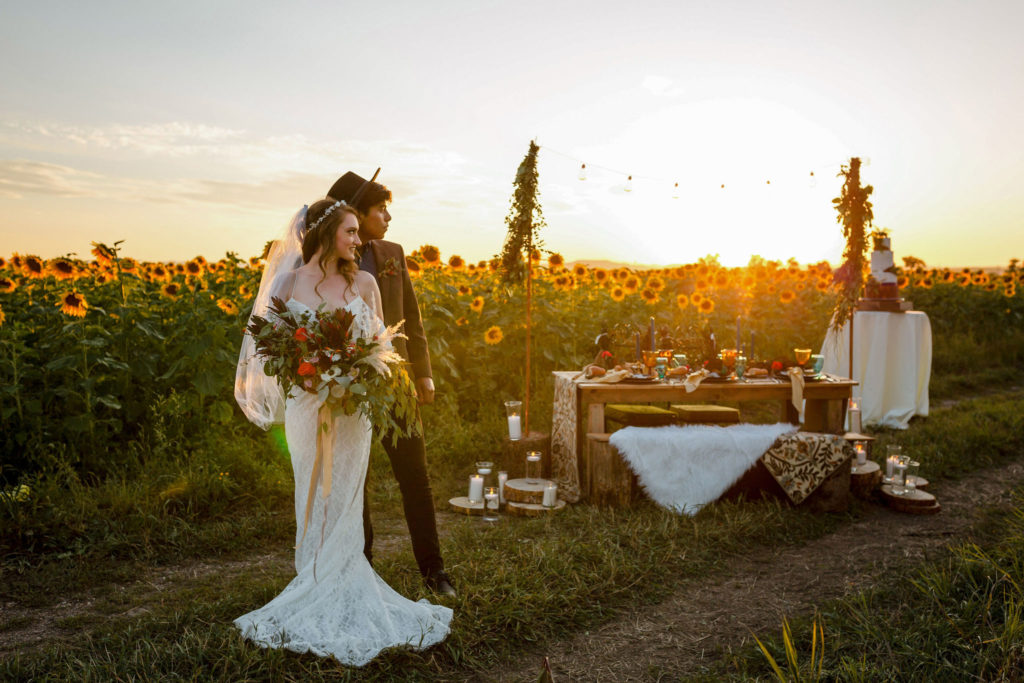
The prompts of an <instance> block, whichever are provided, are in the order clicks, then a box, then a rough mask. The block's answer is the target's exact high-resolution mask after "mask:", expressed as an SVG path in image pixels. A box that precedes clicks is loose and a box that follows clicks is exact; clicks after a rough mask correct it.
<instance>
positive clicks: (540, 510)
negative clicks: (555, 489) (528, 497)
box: [505, 500, 565, 517]
mask: <svg viewBox="0 0 1024 683" xmlns="http://www.w3.org/2000/svg"><path fill="white" fill-rule="evenodd" d="M564 507H565V501H564V500H557V501H555V506H554V507H550V508H546V507H544V506H543V505H537V504H536V503H507V504H506V505H505V513H506V514H508V515H509V516H511V517H540V516H541V515H545V514H550V513H552V512H558V511H559V510H561V509H562V508H564Z"/></svg>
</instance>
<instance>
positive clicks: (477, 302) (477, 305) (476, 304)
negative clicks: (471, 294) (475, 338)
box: [469, 296, 484, 313]
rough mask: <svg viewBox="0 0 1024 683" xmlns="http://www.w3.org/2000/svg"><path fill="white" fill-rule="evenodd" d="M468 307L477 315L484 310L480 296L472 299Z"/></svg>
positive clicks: (482, 299)
mask: <svg viewBox="0 0 1024 683" xmlns="http://www.w3.org/2000/svg"><path fill="white" fill-rule="evenodd" d="M469 307H470V308H471V309H473V311H474V312H476V313H479V312H480V311H482V310H484V298H483V297H482V296H478V297H476V298H474V299H473V303H471V304H470V305H469Z"/></svg>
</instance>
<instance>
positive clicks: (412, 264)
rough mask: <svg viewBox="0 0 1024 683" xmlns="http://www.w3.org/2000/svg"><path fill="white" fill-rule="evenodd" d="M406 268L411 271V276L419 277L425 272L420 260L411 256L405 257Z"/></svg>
mask: <svg viewBox="0 0 1024 683" xmlns="http://www.w3.org/2000/svg"><path fill="white" fill-rule="evenodd" d="M405 269H406V270H407V271H409V276H410V277H418V276H419V275H420V274H421V273H422V272H423V268H422V267H421V266H420V262H419V261H417V260H416V259H414V258H411V257H409V256H406V257H405Z"/></svg>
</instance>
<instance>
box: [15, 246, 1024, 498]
mask: <svg viewBox="0 0 1024 683" xmlns="http://www.w3.org/2000/svg"><path fill="white" fill-rule="evenodd" d="M92 256H93V258H92V259H91V260H80V259H75V258H71V257H63V258H55V259H51V260H43V259H40V258H38V257H36V256H32V255H18V254H15V255H12V256H10V257H9V258H0V392H2V394H0V395H2V403H0V485H2V486H6V487H12V486H17V485H18V484H19V482H20V481H21V480H22V479H23V478H24V477H26V476H29V475H32V474H34V473H36V472H38V471H40V470H42V469H45V468H47V467H53V466H54V465H55V463H56V464H59V465H60V466H62V467H70V468H72V469H73V470H74V471H75V472H76V473H77V474H78V476H80V477H82V478H83V479H84V480H85V481H89V480H91V479H95V480H102V479H104V478H106V477H109V476H111V475H118V476H128V477H130V474H131V472H132V471H133V470H134V469H135V468H137V467H139V466H140V464H141V463H144V462H145V460H146V458H147V457H149V455H150V451H151V450H152V444H153V443H154V442H155V440H157V439H159V438H160V437H161V434H162V433H163V432H165V431H166V430H168V429H173V430H175V432H176V433H178V434H180V435H182V438H183V439H184V440H185V441H188V439H190V438H191V439H195V438H200V437H201V435H203V434H205V433H208V432H209V431H210V430H217V431H220V432H222V433H245V432H247V431H250V432H251V431H253V430H255V428H252V427H251V426H250V425H248V423H247V422H246V421H245V418H244V417H243V416H242V414H241V412H240V411H239V410H238V408H237V406H236V405H235V403H234V400H233V381H234V371H235V364H236V362H237V360H238V349H239V344H240V341H241V335H242V332H243V329H244V327H245V323H246V320H247V318H248V314H249V310H250V308H251V304H252V299H253V297H254V296H255V292H256V290H257V288H258V285H259V281H260V276H261V272H262V270H261V268H262V265H261V261H260V259H259V258H251V259H248V260H243V259H241V258H238V257H237V256H235V255H234V254H231V253H229V254H227V255H226V256H225V257H224V258H223V259H220V260H219V261H217V262H208V261H207V260H205V259H204V258H202V257H196V258H194V259H192V260H190V261H188V262H185V263H167V262H145V263H143V262H138V261H136V260H135V259H132V258H131V257H128V256H125V255H124V254H123V253H121V249H120V244H119V243H118V244H115V245H113V246H108V245H104V244H99V243H96V244H95V247H94V249H93V251H92ZM910 262H916V259H913V260H911V261H910ZM407 265H408V268H409V271H410V273H411V275H412V277H413V279H414V283H415V286H416V289H417V294H418V297H419V302H420V307H421V310H422V314H423V319H424V327H425V329H426V333H427V337H428V339H429V343H430V350H431V359H432V363H433V367H434V378H435V384H436V385H437V390H438V403H437V404H436V406H435V408H432V409H431V411H433V412H436V413H437V416H436V417H434V418H431V417H430V416H429V415H427V416H426V419H427V420H428V430H429V428H430V425H429V423H430V420H431V419H436V420H437V421H439V422H445V423H451V422H452V421H453V420H454V418H455V417H457V418H458V420H457V421H458V422H463V423H464V422H478V423H479V422H491V421H493V423H494V429H495V439H496V440H497V439H498V438H499V434H500V427H501V424H502V422H501V420H500V411H501V404H502V401H503V400H506V399H511V398H521V397H522V395H523V391H524V387H523V383H524V376H523V368H524V366H525V334H526V326H525V318H526V303H525V290H524V287H523V286H522V285H508V284H505V283H503V282H502V279H501V277H500V276H499V274H498V273H497V272H496V270H497V266H498V263H497V261H496V260H491V261H481V262H479V263H475V264H470V263H466V262H465V261H464V260H463V259H462V258H461V257H459V256H455V255H453V256H450V257H448V258H444V257H443V255H442V254H441V252H440V250H439V249H437V248H436V247H434V246H430V245H424V246H422V247H420V248H418V249H416V250H415V251H413V252H411V253H409V254H408V255H407ZM534 272H535V277H534V279H533V283H534V285H533V305H532V309H531V315H532V356H531V367H532V373H531V374H532V375H533V377H532V383H531V387H532V392H533V395H534V396H535V397H536V398H535V401H536V405H537V409H536V410H535V412H534V414H535V415H536V418H535V420H536V422H537V423H538V424H536V425H535V428H542V429H543V428H545V427H546V426H547V425H546V420H550V400H551V384H550V380H549V377H550V372H551V371H553V370H565V369H574V368H580V367H582V366H583V365H585V364H587V363H589V362H591V360H592V359H593V358H594V355H595V351H596V347H595V342H594V340H595V337H596V336H597V335H598V334H600V333H601V332H603V331H607V332H609V333H611V335H612V337H613V339H614V340H615V342H616V346H615V349H614V350H615V353H616V354H617V355H619V356H620V357H627V358H630V357H631V356H632V353H633V348H634V346H633V345H634V341H633V340H634V335H635V333H637V332H640V331H646V330H647V326H648V324H649V320H650V318H652V317H653V318H654V319H655V324H656V326H657V328H658V333H659V335H660V336H661V338H662V339H668V340H672V343H674V344H675V345H676V346H677V347H679V348H680V349H681V350H686V351H688V352H689V354H690V355H691V358H696V359H697V360H698V361H699V356H700V351H701V347H700V342H701V340H702V339H705V338H706V337H707V335H709V334H710V333H712V332H714V333H715V334H716V335H717V337H718V339H719V346H721V347H725V346H732V345H733V342H734V339H735V328H736V322H737V319H739V320H740V323H741V325H742V330H743V337H744V338H743V343H744V344H747V343H748V342H749V334H750V332H754V333H755V335H756V341H755V342H754V344H755V355H756V359H761V360H764V359H775V358H788V357H789V355H790V353H791V349H792V348H794V347H795V346H804V347H811V348H818V347H820V345H821V343H822V341H823V338H824V335H825V331H826V328H827V326H828V323H829V319H830V315H831V311H832V307H833V303H834V299H835V294H834V291H833V270H832V268H831V267H830V266H829V265H828V264H827V263H818V264H812V265H805V266H803V265H800V264H797V263H796V262H795V261H790V262H787V263H780V262H776V261H766V260H763V259H760V258H757V257H755V258H754V259H752V260H751V262H750V263H749V264H748V265H747V266H745V267H740V268H727V267H722V266H720V265H719V264H718V263H717V261H716V260H715V259H714V258H707V259H703V260H702V261H700V262H698V263H691V264H685V265H680V266H676V267H670V268H660V269H654V270H633V269H630V268H626V267H618V268H612V269H604V268H592V267H588V266H586V265H584V264H581V263H577V264H575V265H570V264H567V263H566V262H565V259H564V258H563V257H562V256H561V255H559V254H555V253H549V254H545V255H542V254H539V253H537V254H535V255H534ZM1021 277H1022V274H1021V270H1020V269H1019V268H1018V264H1017V261H1016V260H1013V261H1011V262H1010V264H1009V265H1008V267H1007V268H1005V269H1004V270H1003V271H1002V272H1000V273H991V272H983V271H979V270H945V269H926V268H924V266H923V264H920V263H919V262H917V263H916V265H915V267H914V268H911V269H906V270H905V271H903V272H901V278H900V286H901V287H902V288H903V292H904V296H905V297H906V298H908V299H911V300H912V301H913V302H914V304H915V307H916V308H917V309H919V310H924V311H926V312H927V313H928V314H929V315H930V317H931V321H932V327H933V332H934V335H935V371H936V372H937V373H941V372H943V371H948V372H952V373H956V372H966V371H968V370H969V369H970V366H971V365H972V364H973V365H976V364H978V363H979V362H984V363H986V364H988V365H990V366H998V367H1004V368H1005V367H1020V366H1022V365H1024V357H1022V351H1021V348H1022V347H1024V344H1022V343H1021V341H1022V338H1024V301H1022V297H1021V296H1020V295H1019V294H1018V291H1017V288H1018V286H1019V285H1020V283H1021ZM984 344H995V345H997V346H998V347H999V349H1000V351H999V354H1001V355H999V357H992V355H991V353H990V352H987V351H986V352H985V353H986V354H987V355H986V356H981V355H980V353H979V351H978V350H977V349H981V348H982V347H981V346H980V345H984ZM972 349H973V351H972ZM169 402H171V403H173V405H174V406H175V409H174V411H173V413H174V414H173V419H171V418H169V417H168V415H167V414H166V411H167V406H168V405H169ZM545 410H546V412H547V413H548V414H545ZM171 423H173V424H171ZM256 431H258V430H256Z"/></svg>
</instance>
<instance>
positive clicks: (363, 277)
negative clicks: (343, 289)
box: [356, 270, 377, 292]
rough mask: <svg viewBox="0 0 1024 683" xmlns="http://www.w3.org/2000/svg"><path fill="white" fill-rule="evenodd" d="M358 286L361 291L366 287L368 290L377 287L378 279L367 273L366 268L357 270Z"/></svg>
mask: <svg viewBox="0 0 1024 683" xmlns="http://www.w3.org/2000/svg"><path fill="white" fill-rule="evenodd" d="M356 286H357V287H359V291H360V292H362V291H364V288H366V289H368V290H371V291H372V290H375V289H377V279H376V278H375V277H373V276H372V275H370V274H369V273H367V272H366V271H365V270H358V271H356Z"/></svg>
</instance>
